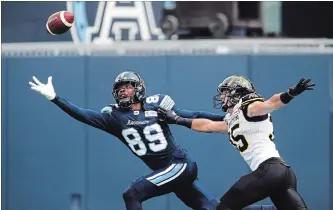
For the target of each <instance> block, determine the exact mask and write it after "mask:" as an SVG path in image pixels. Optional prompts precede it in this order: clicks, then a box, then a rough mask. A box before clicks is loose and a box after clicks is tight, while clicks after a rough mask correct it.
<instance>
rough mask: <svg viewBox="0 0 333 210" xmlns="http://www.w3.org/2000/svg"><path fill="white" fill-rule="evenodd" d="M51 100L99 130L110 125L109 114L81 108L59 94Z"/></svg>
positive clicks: (75, 117) (72, 115)
mask: <svg viewBox="0 0 333 210" xmlns="http://www.w3.org/2000/svg"><path fill="white" fill-rule="evenodd" d="M51 101H52V102H53V103H54V104H56V105H57V106H58V107H60V108H61V109H62V110H63V111H64V112H66V113H67V114H68V115H70V116H71V117H73V118H74V119H76V120H78V121H80V122H83V123H85V124H87V125H90V126H93V127H95V128H98V129H101V130H108V127H109V126H111V125H110V124H111V123H112V121H111V120H110V119H111V116H110V115H109V114H106V113H99V112H97V111H94V110H90V109H83V108H81V107H78V106H77V105H75V104H73V103H71V102H69V101H67V100H66V99H64V98H61V97H59V96H56V97H55V98H54V99H53V100H51Z"/></svg>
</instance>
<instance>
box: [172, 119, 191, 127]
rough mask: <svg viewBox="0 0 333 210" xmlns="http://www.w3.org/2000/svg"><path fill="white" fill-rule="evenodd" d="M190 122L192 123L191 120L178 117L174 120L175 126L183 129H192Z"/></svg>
mask: <svg viewBox="0 0 333 210" xmlns="http://www.w3.org/2000/svg"><path fill="white" fill-rule="evenodd" d="M192 121H193V119H188V118H183V117H178V118H177V119H176V124H178V125H183V126H185V127H188V128H191V127H192Z"/></svg>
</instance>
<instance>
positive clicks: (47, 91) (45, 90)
mask: <svg viewBox="0 0 333 210" xmlns="http://www.w3.org/2000/svg"><path fill="white" fill-rule="evenodd" d="M32 79H33V80H34V81H35V83H34V82H29V85H31V89H33V90H35V91H37V92H39V93H40V94H42V95H43V96H45V97H46V98H47V99H48V100H53V99H54V98H55V97H56V93H55V92H54V88H53V85H52V77H49V78H48V79H47V84H43V83H41V82H40V81H39V80H38V79H37V78H36V77H35V76H33V77H32Z"/></svg>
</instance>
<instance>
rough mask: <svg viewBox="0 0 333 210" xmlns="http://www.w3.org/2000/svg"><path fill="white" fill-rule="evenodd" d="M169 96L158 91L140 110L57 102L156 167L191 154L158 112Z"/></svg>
mask: <svg viewBox="0 0 333 210" xmlns="http://www.w3.org/2000/svg"><path fill="white" fill-rule="evenodd" d="M166 97H169V96H166V95H161V94H158V95H154V96H150V97H147V98H146V100H145V101H144V102H143V104H142V105H143V106H142V108H141V110H136V111H134V110H131V109H125V108H120V107H118V106H117V105H113V104H111V105H108V106H106V107H104V108H103V109H102V110H101V112H96V111H93V110H88V109H82V108H80V107H77V106H76V105H74V104H72V103H70V102H68V101H66V100H65V99H63V98H60V97H56V99H54V100H53V102H54V103H55V104H57V105H58V106H59V107H60V108H62V109H63V110H64V111H65V112H66V113H68V114H69V115H71V116H72V117H74V118H75V119H77V120H79V121H81V122H83V123H86V124H88V125H91V126H93V127H96V128H98V129H101V130H104V131H106V132H108V133H110V134H112V135H113V136H115V137H117V138H118V139H119V140H121V141H122V142H123V143H124V144H125V145H126V146H127V147H128V148H129V149H130V150H131V152H132V153H133V154H134V155H136V156H137V157H138V158H140V159H141V160H142V161H143V162H145V164H146V165H147V166H148V167H150V168H151V169H153V170H155V169H159V168H163V167H165V166H166V165H168V164H169V163H170V162H171V161H173V160H175V159H178V160H184V159H186V158H187V153H186V151H185V150H184V149H182V148H180V147H179V145H177V143H176V142H175V140H174V138H173V136H172V133H171V131H170V128H169V126H168V124H167V123H166V122H165V121H163V120H162V119H161V118H160V117H159V116H158V114H157V109H158V106H159V105H160V103H161V102H162V101H163V99H165V98H166ZM169 99H171V98H170V97H169ZM172 109H173V110H174V111H175V112H176V113H177V114H178V115H180V116H182V117H188V118H198V117H200V118H208V119H212V120H223V117H224V116H221V115H218V114H213V113H209V112H193V111H189V110H182V109H179V108H177V107H175V106H173V107H172Z"/></svg>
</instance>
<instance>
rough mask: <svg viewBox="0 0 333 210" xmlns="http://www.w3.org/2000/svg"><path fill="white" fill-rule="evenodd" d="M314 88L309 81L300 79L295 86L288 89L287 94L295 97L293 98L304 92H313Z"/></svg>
mask: <svg viewBox="0 0 333 210" xmlns="http://www.w3.org/2000/svg"><path fill="white" fill-rule="evenodd" d="M314 86H315V84H314V83H312V82H311V79H305V78H302V79H301V80H300V81H299V82H298V83H297V85H295V86H294V87H291V88H289V90H288V94H289V95H290V96H292V97H295V96H297V95H299V94H301V93H303V92H304V91H306V90H313V87H314Z"/></svg>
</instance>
